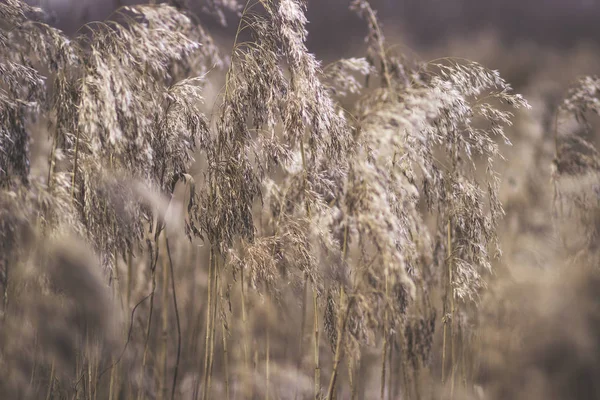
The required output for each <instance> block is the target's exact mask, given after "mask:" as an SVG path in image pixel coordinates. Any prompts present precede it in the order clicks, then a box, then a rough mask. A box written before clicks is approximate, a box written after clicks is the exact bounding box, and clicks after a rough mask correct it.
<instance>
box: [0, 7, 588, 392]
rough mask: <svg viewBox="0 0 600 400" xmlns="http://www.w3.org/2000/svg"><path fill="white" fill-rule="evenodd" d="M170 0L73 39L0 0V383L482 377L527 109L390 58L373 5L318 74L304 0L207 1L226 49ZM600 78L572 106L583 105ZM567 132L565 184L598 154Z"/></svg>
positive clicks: (39, 387)
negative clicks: (43, 125) (39, 144)
mask: <svg viewBox="0 0 600 400" xmlns="http://www.w3.org/2000/svg"><path fill="white" fill-rule="evenodd" d="M175 6H176V7H172V6H168V5H165V4H160V5H147V6H135V7H122V8H120V9H119V10H117V11H116V12H115V13H114V14H113V15H112V16H111V19H110V20H108V21H105V22H94V23H88V24H86V25H85V26H84V27H82V28H81V29H80V30H79V31H78V33H77V35H76V36H75V37H73V38H67V37H66V36H65V35H64V34H62V33H61V32H60V31H58V30H56V29H54V28H52V27H50V26H49V25H46V24H44V23H43V22H42V18H43V13H42V12H41V10H39V9H36V8H32V7H30V6H28V5H26V4H25V3H23V2H21V1H18V0H10V1H7V2H5V3H2V4H0V17H1V18H2V22H1V24H0V28H1V29H0V54H2V55H3V56H4V55H6V58H5V59H3V61H2V62H1V63H0V73H2V74H3V75H4V76H7V79H6V80H5V82H4V83H3V84H2V85H0V187H1V192H0V205H1V206H2V208H1V209H0V228H2V230H0V239H1V240H2V250H3V252H2V255H1V256H0V267H1V268H2V287H3V299H4V301H3V307H2V318H3V322H5V323H6V324H5V325H3V331H2V342H1V343H0V346H2V347H0V350H1V353H0V354H1V355H2V357H0V368H1V369H2V370H3V371H10V379H9V380H8V381H7V382H8V383H7V384H5V385H4V386H2V387H1V388H0V390H1V392H0V393H2V394H4V395H6V396H12V397H15V396H17V397H18V396H21V397H27V398H40V397H42V396H45V398H46V399H52V398H64V397H70V398H71V397H72V398H78V399H89V400H92V399H97V398H108V399H118V398H126V399H132V398H137V399H140V400H141V399H145V398H160V399H166V398H171V399H174V398H191V399H198V398H203V399H208V398H211V397H223V398H254V397H265V398H270V397H281V398H292V397H295V398H297V397H302V398H315V399H321V398H327V399H334V398H336V397H340V398H342V397H343V398H346V397H348V398H365V397H376V396H377V395H378V396H379V397H380V398H382V399H383V398H386V397H387V398H398V397H402V398H411V399H412V398H421V397H426V396H430V395H431V396H437V395H438V394H439V393H438V388H442V389H440V390H441V391H447V396H448V397H450V398H453V397H454V398H457V397H458V396H459V393H463V392H469V391H471V389H472V386H473V383H474V377H473V375H474V373H473V370H474V368H475V365H477V363H478V362H479V360H480V359H479V358H478V354H477V352H476V346H477V343H476V340H475V339H476V338H477V337H478V336H477V334H476V331H475V328H476V325H477V322H480V319H481V320H482V318H480V317H482V314H481V311H480V310H481V309H480V301H481V298H482V295H483V294H484V293H485V290H486V288H487V281H488V280H489V279H490V277H491V275H492V273H493V269H494V268H493V265H494V263H495V261H494V260H495V259H496V257H498V256H499V254H500V249H499V240H498V229H499V224H500V220H501V218H502V216H503V214H504V210H503V208H502V204H501V203H500V200H499V187H500V177H499V175H498V173H497V171H496V169H495V165H494V161H496V160H497V159H500V158H501V154H500V148H501V147H500V143H502V142H503V143H508V142H509V140H508V136H507V134H506V133H505V128H506V127H507V126H510V125H511V124H512V121H513V117H514V116H513V114H512V113H511V111H510V109H525V108H528V104H527V102H526V101H525V100H524V99H523V97H522V96H520V95H518V94H514V93H513V91H512V88H511V87H510V85H509V84H508V83H507V82H506V81H505V80H504V79H502V78H501V76H500V74H499V73H498V72H497V71H493V70H489V69H487V68H485V67H483V66H482V65H480V64H478V63H474V62H470V61H466V60H458V59H441V60H435V61H430V62H421V61H419V60H410V59H407V58H406V57H404V56H402V55H396V54H394V53H393V51H392V50H391V47H390V46H389V45H388V44H387V42H386V40H385V38H384V35H383V30H382V27H381V25H380V23H379V21H378V19H377V14H376V12H375V11H374V10H373V9H372V8H371V6H370V5H369V3H368V2H367V1H364V0H356V1H353V2H352V4H351V9H352V10H354V11H355V12H357V13H358V15H359V16H360V17H362V18H363V19H364V20H365V21H366V24H367V27H368V36H367V38H366V43H367V50H366V54H365V57H364V58H359V57H355V58H347V59H342V60H339V61H337V62H335V63H333V64H331V65H329V66H327V67H322V66H321V63H320V62H319V61H318V60H317V59H316V57H315V56H314V55H313V54H311V53H310V52H309V51H308V49H307V47H306V44H305V42H306V38H307V34H308V32H307V30H306V24H307V22H308V21H307V19H306V17H305V11H306V4H305V2H303V1H301V0H261V1H258V2H247V3H246V4H245V7H239V6H238V4H237V2H235V1H231V2H229V1H225V2H223V1H218V2H217V1H210V2H207V5H206V7H207V8H206V10H205V11H208V12H212V13H215V14H216V15H217V17H218V19H221V20H222V19H223V16H224V14H223V11H222V10H224V9H227V10H233V11H236V12H240V15H239V18H240V20H239V26H238V29H237V34H236V37H235V40H234V43H233V46H232V50H231V55H230V56H229V57H224V56H222V55H221V54H220V51H219V49H217V48H216V47H215V45H214V43H213V41H212V39H211V38H210V36H209V35H208V34H207V33H206V32H205V31H204V30H203V29H202V28H201V27H200V26H199V25H198V24H197V21H196V20H195V19H194V18H193V17H192V16H190V15H188V14H186V13H185V12H183V11H182V10H183V6H182V5H181V4H175ZM4 60H6V61H4ZM220 68H223V69H225V71H226V72H225V83H224V86H223V89H222V90H221V92H220V93H219V94H218V96H217V97H216V99H214V104H213V105H212V106H211V105H210V104H208V105H207V104H204V103H203V97H204V95H205V88H204V82H205V80H206V79H209V78H207V74H209V73H214V71H213V70H214V69H220ZM373 77H379V78H380V79H373ZM594 82H595V81H594V80H587V81H584V83H585V85H583V86H580V89H578V90H575V91H574V92H573V93H572V94H571V95H570V97H569V100H567V101H566V102H565V105H564V107H563V108H564V111H568V112H573V111H575V114H576V115H580V114H581V113H583V112H585V111H587V110H588V109H593V108H594V107H596V106H597V99H596V102H594V100H593V98H594V97H593V96H595V95H596V94H597V92H593V93H592V91H591V90H592V89H590V88H591V87H595V86H594V85H595V83H594ZM594 90H595V89H594ZM342 101H343V104H344V106H343V107H342ZM36 119H40V120H43V121H45V122H47V123H48V124H47V125H48V132H49V137H50V139H49V140H50V145H49V147H50V148H49V149H48V152H47V165H48V168H47V170H45V171H42V173H41V174H40V172H39V171H37V170H36V171H34V172H32V170H31V169H30V166H29V164H30V162H31V161H30V155H29V150H28V148H29V144H30V142H31V141H32V135H34V134H35V133H33V132H32V127H33V125H32V122H33V121H34V120H36ZM38 135H39V133H38ZM569 140H570V141H569ZM569 140H567V141H564V142H561V141H559V140H558V139H557V143H558V144H559V146H558V147H557V160H556V165H557V171H558V172H557V174H558V175H561V176H562V175H564V174H571V172H572V173H573V174H580V173H581V171H580V169H581V168H583V169H585V170H586V171H588V170H594V169H595V167H594V164H593V162H595V161H594V160H595V158H596V153H595V150H593V147H592V146H591V145H587V144H586V143H587V142H584V141H582V140H583V139H581V140H579V139H576V140H575V139H574V140H571V139H569ZM577 140H579V141H577ZM574 142H577V143H579V144H580V145H579V147H577V146H573V145H570V144H569V143H574ZM582 144H585V145H583V146H582ZM565 146H566V147H565ZM586 151H587V152H586ZM569 160H570V161H569ZM573 160H575V161H573ZM582 160H583V161H582ZM586 160H587V161H586ZM596 161H597V160H596ZM572 166H576V167H577V168H579V169H578V170H576V171H575V170H573V168H571V167H572ZM577 168H575V169H577ZM569 171H571V172H569ZM38 175H42V176H38ZM558 175H557V176H558ZM573 192H574V193H577V194H578V195H579V194H581V191H579V190H574V191H573ZM563 193H564V191H563ZM562 198H565V197H562ZM574 203H577V204H579V203H581V201H579V202H578V201H574ZM579 211H580V215H581V216H582V218H584V217H589V215H590V214H591V212H592V211H590V209H587V208H586V209H581V208H580V209H579ZM590 232H592V231H590ZM594 232H595V231H593V232H592V233H589V234H587V236H586V238H587V239H586V240H587V241H586V242H585V243H586V246H587V247H585V250H583V247H581V248H580V250H579V251H580V252H581V251H584V253H582V254H592V250H591V247H592V242H593V239H594V238H595V237H596V236H595V233H594ZM73 237H75V238H76V239H71V238H73ZM71 244H72V245H71ZM43 315H51V316H52V321H55V322H52V323H45V322H44V319H43V318H42V316H43ZM17 334H18V335H19V336H20V341H19V343H16V344H11V343H9V341H8V340H9V338H10V336H11V335H17ZM28 348H29V350H28V351H25V349H28ZM32 348H33V350H31V349H32ZM367 371H371V375H369V374H368V373H367ZM373 371H375V372H373ZM7 374H8V372H7ZM373 375H376V377H375V376H373ZM7 376H9V375H7ZM373 382H376V383H375V384H374V383H373ZM498 384H500V380H499V381H498ZM375 393H376V394H375Z"/></svg>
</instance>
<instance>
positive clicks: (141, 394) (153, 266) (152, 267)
mask: <svg viewBox="0 0 600 400" xmlns="http://www.w3.org/2000/svg"><path fill="white" fill-rule="evenodd" d="M156 229H157V232H156V234H155V236H154V244H155V248H154V254H153V256H154V257H153V259H152V261H151V265H150V271H151V277H150V279H151V280H152V290H151V292H150V311H149V313H148V325H147V327H146V338H145V342H144V353H143V356H142V371H141V381H140V389H139V392H138V399H142V398H144V397H145V396H144V375H145V372H146V362H147V359H148V344H149V341H150V331H151V328H152V314H153V311H154V293H155V291H156V264H157V262H158V236H159V235H160V233H159V231H158V229H160V228H159V227H157V228H156ZM150 254H151V255H152V252H151V253H150Z"/></svg>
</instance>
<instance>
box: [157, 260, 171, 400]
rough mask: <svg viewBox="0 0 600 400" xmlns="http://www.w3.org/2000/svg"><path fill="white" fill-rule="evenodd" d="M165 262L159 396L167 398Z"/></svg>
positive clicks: (167, 307) (167, 328)
mask: <svg viewBox="0 0 600 400" xmlns="http://www.w3.org/2000/svg"><path fill="white" fill-rule="evenodd" d="M162 264H163V268H162V269H163V276H162V285H163V287H162V313H161V314H162V334H161V342H162V343H161V369H162V371H161V372H162V373H161V374H160V377H159V380H160V381H159V393H158V398H159V399H161V400H165V399H166V398H167V393H168V391H169V388H168V386H167V373H168V368H167V367H168V365H167V346H168V337H169V269H168V268H167V264H166V263H165V262H163V263H162Z"/></svg>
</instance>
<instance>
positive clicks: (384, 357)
mask: <svg viewBox="0 0 600 400" xmlns="http://www.w3.org/2000/svg"><path fill="white" fill-rule="evenodd" d="M385 297H386V299H385V300H386V301H385V304H386V306H385V316H384V320H383V354H382V357H381V391H380V393H379V398H380V399H381V400H384V396H385V373H386V370H385V367H386V362H387V347H388V329H389V328H388V305H387V302H388V300H389V285H388V274H387V272H386V274H385Z"/></svg>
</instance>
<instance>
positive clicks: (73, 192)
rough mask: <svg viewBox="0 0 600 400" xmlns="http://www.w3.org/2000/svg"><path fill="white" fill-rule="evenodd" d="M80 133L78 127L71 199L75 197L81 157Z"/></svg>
mask: <svg viewBox="0 0 600 400" xmlns="http://www.w3.org/2000/svg"><path fill="white" fill-rule="evenodd" d="M79 135H80V130H79V129H77V135H76V137H75V156H74V157H73V174H72V178H71V201H73V200H74V198H75V182H76V178H77V162H78V158H79Z"/></svg>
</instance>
